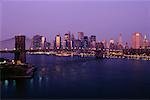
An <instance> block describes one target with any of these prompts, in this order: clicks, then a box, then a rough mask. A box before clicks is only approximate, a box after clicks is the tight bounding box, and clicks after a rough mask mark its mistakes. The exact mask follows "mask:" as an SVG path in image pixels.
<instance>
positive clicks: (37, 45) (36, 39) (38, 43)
mask: <svg viewBox="0 0 150 100" xmlns="http://www.w3.org/2000/svg"><path fill="white" fill-rule="evenodd" d="M32 47H33V49H34V50H38V49H41V48H42V36H40V35H35V36H33V38H32Z"/></svg>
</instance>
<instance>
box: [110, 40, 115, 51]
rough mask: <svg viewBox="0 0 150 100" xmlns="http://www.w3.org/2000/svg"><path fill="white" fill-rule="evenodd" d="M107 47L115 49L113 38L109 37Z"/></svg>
mask: <svg viewBox="0 0 150 100" xmlns="http://www.w3.org/2000/svg"><path fill="white" fill-rule="evenodd" d="M109 49H112V50H113V49H115V42H114V40H113V39H110V41H109Z"/></svg>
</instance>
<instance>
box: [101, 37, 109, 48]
mask: <svg viewBox="0 0 150 100" xmlns="http://www.w3.org/2000/svg"><path fill="white" fill-rule="evenodd" d="M102 43H103V45H104V48H109V47H108V45H107V44H108V43H107V41H106V40H105V39H104V40H102Z"/></svg>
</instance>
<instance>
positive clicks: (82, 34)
mask: <svg viewBox="0 0 150 100" xmlns="http://www.w3.org/2000/svg"><path fill="white" fill-rule="evenodd" d="M83 38H84V33H83V32H78V40H81V41H82V40H83Z"/></svg>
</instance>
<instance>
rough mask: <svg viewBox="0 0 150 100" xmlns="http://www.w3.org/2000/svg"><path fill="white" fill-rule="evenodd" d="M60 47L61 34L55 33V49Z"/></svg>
mask: <svg viewBox="0 0 150 100" xmlns="http://www.w3.org/2000/svg"><path fill="white" fill-rule="evenodd" d="M60 48H61V36H60V35H56V37H55V49H60Z"/></svg>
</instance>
